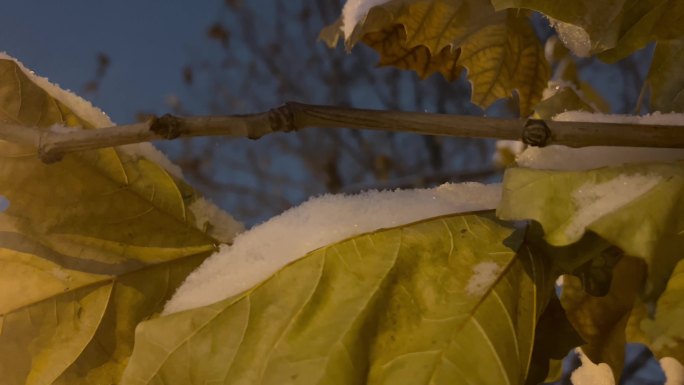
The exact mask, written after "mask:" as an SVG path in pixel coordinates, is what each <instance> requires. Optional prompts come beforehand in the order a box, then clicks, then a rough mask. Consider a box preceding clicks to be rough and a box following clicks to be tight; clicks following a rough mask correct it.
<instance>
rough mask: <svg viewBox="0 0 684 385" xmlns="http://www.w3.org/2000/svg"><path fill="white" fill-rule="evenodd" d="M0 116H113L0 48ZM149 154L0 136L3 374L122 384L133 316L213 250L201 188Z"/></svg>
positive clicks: (144, 312)
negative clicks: (46, 145) (199, 207)
mask: <svg viewBox="0 0 684 385" xmlns="http://www.w3.org/2000/svg"><path fill="white" fill-rule="evenodd" d="M0 120H4V121H10V122H13V123H16V124H19V125H27V126H34V127H37V128H38V129H41V130H53V131H54V130H69V129H91V128H95V127H101V126H107V125H111V121H110V120H109V119H108V118H107V117H106V116H105V115H104V114H103V113H102V112H101V111H99V110H97V109H95V108H94V107H92V106H91V105H90V104H89V103H88V102H86V101H84V100H83V99H81V98H79V97H78V96H76V95H73V94H71V93H69V92H67V91H64V90H61V89H59V87H57V86H55V85H52V84H50V83H49V82H48V81H47V80H46V79H44V78H41V77H38V76H36V75H35V74H33V73H32V72H30V71H28V70H26V69H25V68H24V67H23V66H22V65H21V64H20V63H18V62H17V61H16V60H14V59H12V58H9V57H8V56H6V55H4V54H3V55H0ZM57 126H59V128H57ZM65 126H66V127H65ZM148 155H149V153H147V155H145V154H143V153H142V152H140V151H138V150H136V149H134V151H133V155H131V151H130V148H129V150H127V151H121V150H120V149H118V148H105V149H101V150H94V151H85V152H82V153H77V154H69V155H66V156H65V157H64V159H63V160H61V161H60V162H58V163H56V164H51V165H46V164H44V163H43V162H41V161H40V160H39V159H38V157H37V154H36V149H35V148H29V147H23V146H20V145H16V144H13V143H10V142H5V141H0V194H2V196H3V197H5V198H6V200H7V201H9V206H8V207H7V208H6V209H5V210H4V211H3V212H2V213H0V329H1V330H2V333H0V373H2V383H3V384H8V385H13V384H25V383H36V384H53V383H54V384H82V383H93V382H94V383H118V382H119V378H120V376H121V373H122V371H123V366H124V364H125V362H126V360H127V359H128V356H129V355H130V353H131V350H132V345H133V331H134V329H135V326H136V325H137V323H138V322H140V321H141V320H143V319H146V318H148V317H150V316H151V315H152V314H154V313H156V312H159V311H161V307H162V306H163V303H164V302H165V301H166V300H167V299H168V298H169V297H170V296H171V294H172V293H173V291H174V290H175V288H176V286H178V285H179V284H180V283H181V281H182V280H183V279H184V278H185V276H186V275H187V274H188V273H189V272H190V271H192V270H193V269H194V268H195V267H196V266H197V265H198V264H199V263H200V262H201V261H202V260H203V259H204V258H205V257H206V256H207V255H208V254H209V253H211V252H212V251H213V250H214V249H215V248H216V244H217V243H218V242H219V240H217V239H215V238H213V237H212V236H211V235H210V234H207V232H205V231H204V228H201V229H200V228H197V227H196V226H195V222H194V219H195V217H194V216H193V215H194V214H193V213H192V212H191V211H190V209H189V205H191V204H192V202H194V201H196V200H197V199H198V196H197V194H196V193H195V192H194V191H193V190H192V189H191V188H190V187H189V186H188V185H187V184H185V182H183V181H182V180H180V179H177V178H174V177H173V176H172V175H170V174H169V173H168V172H167V171H166V170H165V169H164V168H162V167H160V166H159V165H158V164H156V163H154V162H153V161H151V160H150V159H155V156H149V157H148ZM156 156H157V157H159V156H160V155H156ZM164 159H165V158H164ZM223 236H224V239H227V238H229V237H231V236H232V234H224V235H223Z"/></svg>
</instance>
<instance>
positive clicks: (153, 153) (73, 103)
mask: <svg viewBox="0 0 684 385" xmlns="http://www.w3.org/2000/svg"><path fill="white" fill-rule="evenodd" d="M0 59H6V60H12V61H13V62H15V63H17V65H18V66H19V68H20V69H21V70H22V71H23V72H24V74H26V76H27V77H28V78H29V79H30V80H31V81H32V82H34V83H35V84H36V85H38V86H39V87H40V88H42V89H43V90H44V91H45V92H47V93H48V94H50V96H52V97H53V98H55V99H57V100H59V101H60V102H62V103H63V104H64V105H65V106H67V107H68V108H69V109H70V110H72V111H74V113H75V114H76V115H78V116H79V117H81V118H82V119H83V120H85V121H87V122H89V123H91V124H92V125H93V126H95V127H98V128H101V127H111V126H113V125H114V122H112V120H111V119H110V118H109V116H107V114H105V113H104V112H103V111H102V110H101V109H99V108H97V107H95V106H93V105H92V104H91V103H90V102H89V101H87V100H85V99H83V98H82V97H80V96H78V95H76V94H75V93H73V92H71V91H69V90H65V89H63V88H61V87H60V86H59V85H58V84H56V83H51V82H50V81H49V80H48V79H47V78H45V77H42V76H38V75H36V73H35V72H33V71H31V70H30V69H28V68H26V67H25V66H24V65H23V64H22V63H21V62H20V61H19V60H17V59H15V58H13V57H12V56H10V55H8V54H7V53H5V52H0ZM50 129H51V130H52V131H55V132H59V131H60V129H59V128H57V127H56V126H53V127H51V128H50ZM69 129H72V128H70V127H66V128H64V130H69ZM117 149H119V150H121V151H123V152H125V153H127V154H129V155H130V156H133V157H134V158H138V157H144V158H147V159H148V160H151V161H153V162H155V163H156V164H158V165H159V166H161V167H162V168H164V169H165V170H166V171H168V172H169V174H171V175H173V176H174V177H176V178H178V179H183V173H182V172H181V169H180V167H178V166H176V165H175V164H173V163H171V161H170V160H169V159H168V158H167V157H166V156H165V155H164V154H163V153H162V152H161V151H159V150H157V149H156V148H155V147H154V146H153V145H152V144H151V143H138V144H129V145H126V146H119V147H117Z"/></svg>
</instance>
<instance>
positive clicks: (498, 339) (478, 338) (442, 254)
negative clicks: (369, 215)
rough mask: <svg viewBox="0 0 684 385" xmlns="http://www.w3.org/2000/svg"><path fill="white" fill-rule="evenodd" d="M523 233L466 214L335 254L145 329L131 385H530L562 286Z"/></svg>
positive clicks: (353, 242)
mask: <svg viewBox="0 0 684 385" xmlns="http://www.w3.org/2000/svg"><path fill="white" fill-rule="evenodd" d="M521 232H522V231H521V230H514V229H513V228H510V227H508V226H507V225H505V224H503V223H501V222H498V221H496V220H495V219H494V218H493V217H492V216H491V215H490V214H463V215H454V216H448V217H441V218H435V219H431V220H427V221H424V222H419V223H415V224H411V225H407V226H403V227H400V228H394V229H388V230H381V231H377V232H374V233H370V234H364V235H359V236H356V237H354V238H351V239H349V240H346V241H342V242H340V243H337V244H334V245H331V246H328V247H324V248H321V249H319V250H316V251H314V252H311V253H309V254H308V255H306V256H305V257H303V258H302V259H300V260H298V261H296V262H294V263H292V264H290V265H289V266H287V267H285V268H284V269H282V270H281V271H280V272H278V273H276V274H275V275H273V276H272V277H271V278H270V279H268V280H267V281H265V282H263V283H262V284H260V285H259V286H257V287H255V288H253V289H252V290H250V291H248V292H246V293H244V294H241V295H238V296H236V297H232V298H228V299H226V300H223V301H221V302H218V303H215V304H213V305H209V306H205V307H200V308H196V309H191V310H187V311H184V312H180V313H175V314H171V315H168V316H164V317H161V318H157V319H153V320H150V321H146V322H144V323H142V324H141V325H140V326H139V327H138V330H137V333H136V345H135V350H134V352H133V356H132V357H131V360H130V363H129V366H128V367H127V368H126V372H125V374H124V378H123V383H124V384H129V385H134V384H162V383H163V384H186V383H198V382H211V383H216V384H227V383H231V384H237V383H240V384H284V383H288V384H409V383H410V384H422V383H433V384H452V383H483V384H484V383H486V384H523V383H524V380H525V376H526V373H527V367H528V365H529V357H530V354H531V350H532V342H533V338H534V325H535V323H536V318H537V317H538V314H539V313H540V312H541V311H542V309H543V307H544V306H545V304H546V301H547V300H548V298H547V297H548V295H549V290H541V287H544V288H548V283H547V279H549V278H550V274H548V273H547V272H546V269H545V268H544V263H543V261H542V259H541V258H540V257H539V256H537V255H535V254H534V253H532V252H530V250H529V249H528V248H526V247H521V241H522V239H521V238H522V237H521V235H522V234H521ZM519 247H521V250H520V253H518V254H517V255H516V249H518V248H519Z"/></svg>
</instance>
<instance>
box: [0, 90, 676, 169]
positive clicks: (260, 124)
mask: <svg viewBox="0 0 684 385" xmlns="http://www.w3.org/2000/svg"><path fill="white" fill-rule="evenodd" d="M677 116H678V119H676V120H677V121H678V122H684V117H682V115H679V114H677ZM670 121H672V119H670V120H668V122H670ZM641 123H645V122H641V121H630V122H624V121H617V122H614V121H611V122H605V121H590V122H577V121H573V122H568V121H552V120H548V121H543V120H535V119H528V120H522V119H496V118H487V117H481V116H460V115H447V114H433V113H422V112H403V111H386V110H366V109H355V108H347V107H333V106H320V105H310V104H301V103H286V104H284V105H282V106H280V107H277V108H274V109H271V110H269V111H266V112H262V113H256V114H249V115H229V116H198V117H177V116H173V115H164V116H162V117H153V118H152V119H150V120H148V121H147V122H144V123H138V124H131V125H121V126H112V127H105V128H98V129H92V130H39V129H37V128H32V127H24V126H18V125H13V124H8V123H0V139H3V140H8V141H11V142H15V143H19V144H24V145H29V146H33V147H35V148H37V150H38V153H39V154H40V156H41V158H42V159H43V160H44V161H46V162H51V161H56V160H59V159H60V158H61V157H62V155H64V154H65V153H69V152H75V151H84V150H92V149H97V148H103V147H111V146H119V145H124V144H131V143H140V142H148V141H152V140H160V139H175V138H179V137H193V136H232V137H246V138H250V139H258V138H260V137H262V136H264V135H267V134H271V133H274V132H291V131H297V130H300V129H303V128H308V127H318V128H357V129H371V130H381V131H393V132H412V133H417V134H423V135H442V136H457V137H476V138H495V139H508V140H522V141H523V142H525V143H526V144H529V145H531V146H538V147H544V146H547V145H551V144H562V145H566V146H570V147H586V146H625V147H659V148H684V126H682V125H671V124H665V125H660V124H654V123H652V122H649V123H648V124H641Z"/></svg>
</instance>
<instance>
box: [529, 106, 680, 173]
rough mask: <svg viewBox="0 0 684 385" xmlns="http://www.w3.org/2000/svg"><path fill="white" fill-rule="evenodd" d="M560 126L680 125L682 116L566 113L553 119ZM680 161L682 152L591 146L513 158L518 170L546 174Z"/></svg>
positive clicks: (535, 151)
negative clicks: (595, 123)
mask: <svg viewBox="0 0 684 385" xmlns="http://www.w3.org/2000/svg"><path fill="white" fill-rule="evenodd" d="M553 120H555V121H562V122H600V123H629V124H643V125H684V114H663V113H660V112H654V113H653V114H650V115H644V116H634V115H606V114H599V113H591V112H585V111H568V112H564V113H561V114H558V115H556V116H554V117H553ZM682 159H684V149H679V148H639V147H610V146H594V147H582V148H571V147H566V146H547V147H528V148H527V149H526V150H525V151H524V152H523V153H522V154H520V156H518V157H517V158H516V162H517V163H518V165H519V166H522V167H529V168H539V169H546V170H590V169H594V168H599V167H606V166H619V165H622V164H625V163H640V162H672V161H676V160H682Z"/></svg>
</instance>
